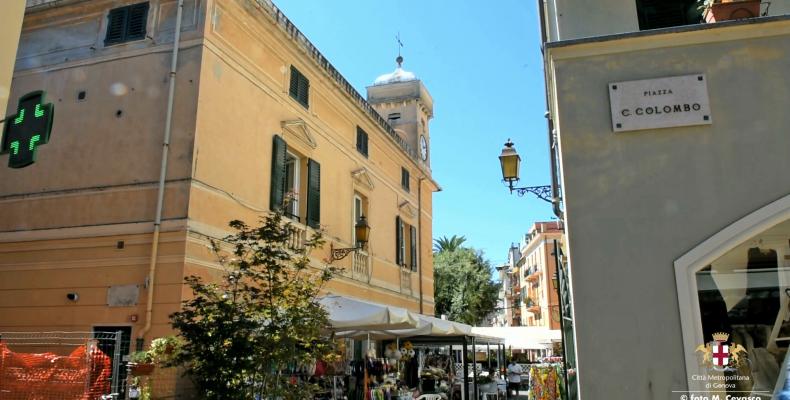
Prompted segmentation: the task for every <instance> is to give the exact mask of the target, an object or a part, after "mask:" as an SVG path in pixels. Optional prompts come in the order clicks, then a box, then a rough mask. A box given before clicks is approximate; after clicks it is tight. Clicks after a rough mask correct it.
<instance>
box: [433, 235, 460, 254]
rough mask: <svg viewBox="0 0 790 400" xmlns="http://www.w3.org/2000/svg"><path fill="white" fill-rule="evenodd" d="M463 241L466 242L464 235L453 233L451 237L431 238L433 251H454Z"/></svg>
mask: <svg viewBox="0 0 790 400" xmlns="http://www.w3.org/2000/svg"><path fill="white" fill-rule="evenodd" d="M464 242H466V237H464V236H456V235H453V236H452V237H451V238H448V237H447V236H442V237H440V238H438V239H433V252H434V253H440V252H442V251H455V250H458V249H460V248H461V245H463V244H464Z"/></svg>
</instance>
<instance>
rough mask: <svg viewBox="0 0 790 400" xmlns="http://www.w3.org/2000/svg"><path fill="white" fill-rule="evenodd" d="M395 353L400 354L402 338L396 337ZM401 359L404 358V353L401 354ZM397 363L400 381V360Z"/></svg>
mask: <svg viewBox="0 0 790 400" xmlns="http://www.w3.org/2000/svg"><path fill="white" fill-rule="evenodd" d="M395 351H397V352H400V337H399V336H395ZM401 358H403V353H401ZM396 362H397V364H398V379H400V359H398V360H397V361H396ZM396 381H397V379H396Z"/></svg>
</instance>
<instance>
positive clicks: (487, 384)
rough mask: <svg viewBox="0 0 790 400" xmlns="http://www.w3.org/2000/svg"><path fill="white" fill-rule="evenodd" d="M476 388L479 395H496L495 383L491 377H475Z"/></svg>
mask: <svg viewBox="0 0 790 400" xmlns="http://www.w3.org/2000/svg"><path fill="white" fill-rule="evenodd" d="M477 388H478V389H479V390H480V393H496V391H497V390H496V382H494V379H493V378H492V377H491V375H478V376H477Z"/></svg>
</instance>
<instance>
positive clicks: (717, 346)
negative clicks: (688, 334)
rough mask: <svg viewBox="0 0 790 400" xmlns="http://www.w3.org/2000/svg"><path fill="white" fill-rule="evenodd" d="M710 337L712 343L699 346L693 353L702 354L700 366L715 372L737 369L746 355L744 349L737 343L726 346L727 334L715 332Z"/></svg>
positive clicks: (728, 336)
mask: <svg viewBox="0 0 790 400" xmlns="http://www.w3.org/2000/svg"><path fill="white" fill-rule="evenodd" d="M712 336H713V341H711V342H708V343H707V344H701V345H699V346H698V347H697V349H696V351H695V352H699V353H702V364H703V365H705V366H706V367H708V368H713V369H716V370H724V369H727V368H737V367H738V366H739V365H740V363H741V362H743V361H744V358H745V357H744V356H746V355H747V352H746V348H744V347H743V346H741V345H740V344H738V343H729V344H728V343H727V340H729V338H730V335H729V334H728V333H724V332H716V333H714V334H713V335H712Z"/></svg>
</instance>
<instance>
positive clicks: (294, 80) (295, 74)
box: [288, 65, 301, 99]
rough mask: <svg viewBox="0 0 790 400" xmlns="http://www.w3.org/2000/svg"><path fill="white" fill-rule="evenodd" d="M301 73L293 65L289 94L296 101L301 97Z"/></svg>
mask: <svg viewBox="0 0 790 400" xmlns="http://www.w3.org/2000/svg"><path fill="white" fill-rule="evenodd" d="M299 75H301V74H300V73H299V71H298V70H297V69H296V68H294V66H293V65H291V84H290V86H289V88H288V93H289V94H290V95H291V97H293V98H294V99H296V98H298V96H299Z"/></svg>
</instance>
